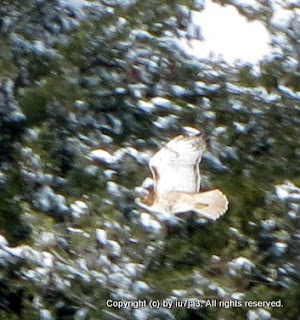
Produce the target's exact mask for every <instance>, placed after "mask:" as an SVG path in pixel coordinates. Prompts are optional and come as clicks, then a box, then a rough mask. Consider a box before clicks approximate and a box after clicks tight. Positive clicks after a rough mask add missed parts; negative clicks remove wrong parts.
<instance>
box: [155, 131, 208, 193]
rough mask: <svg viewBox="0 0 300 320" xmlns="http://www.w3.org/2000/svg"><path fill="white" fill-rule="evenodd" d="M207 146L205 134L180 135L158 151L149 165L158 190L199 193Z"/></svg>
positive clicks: (161, 191) (160, 191)
mask: <svg viewBox="0 0 300 320" xmlns="http://www.w3.org/2000/svg"><path fill="white" fill-rule="evenodd" d="M205 148H206V137H205V135H204V134H199V135H194V136H184V135H179V136H177V137H175V138H174V139H172V140H171V141H170V142H169V143H167V144H166V145H165V146H164V147H163V148H162V149H161V150H159V151H158V152H157V153H155V154H154V156H153V157H152V158H151V159H150V162H149V165H150V169H151V172H152V175H153V179H154V181H155V189H156V192H157V193H165V192H170V191H177V192H190V193H192V192H198V191H199V190H200V182H201V175H200V170H199V163H200V161H201V159H202V155H203V153H204V151H205Z"/></svg>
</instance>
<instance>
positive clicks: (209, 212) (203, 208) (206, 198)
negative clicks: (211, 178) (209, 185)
mask: <svg viewBox="0 0 300 320" xmlns="http://www.w3.org/2000/svg"><path fill="white" fill-rule="evenodd" d="M182 196H183V197H184V199H182V200H184V201H185V202H187V203H189V204H190V208H189V210H191V211H194V212H196V213H197V214H198V215H199V216H201V217H205V218H207V219H211V220H217V219H218V218H220V217H221V216H222V215H223V214H224V213H225V212H226V211H227V210H228V200H227V197H226V196H225V195H224V194H223V193H222V192H221V191H220V190H219V189H214V190H210V191H205V192H200V193H193V194H187V193H186V194H184V195H182ZM180 202H181V201H180Z"/></svg>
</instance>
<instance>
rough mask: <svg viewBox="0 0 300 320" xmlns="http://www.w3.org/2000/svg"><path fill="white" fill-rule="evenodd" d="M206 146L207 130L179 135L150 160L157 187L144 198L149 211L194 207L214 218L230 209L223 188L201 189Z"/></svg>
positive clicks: (200, 213) (163, 211) (158, 211)
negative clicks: (195, 133) (201, 172)
mask: <svg viewBox="0 0 300 320" xmlns="http://www.w3.org/2000/svg"><path fill="white" fill-rule="evenodd" d="M205 148H206V137H205V136H204V134H197V135H191V136H190V135H179V136H177V137H175V138H174V139H172V140H171V141H170V142H168V143H167V144H166V145H165V146H164V147H163V148H162V149H161V150H159V151H158V152H157V153H155V154H154V156H153V157H152V158H151V159H150V162H149V166H150V169H151V172H152V175H153V179H154V187H153V189H152V190H150V193H149V195H148V196H147V197H146V198H144V199H143V203H144V204H146V208H147V209H148V210H149V211H152V212H155V213H158V214H159V213H164V214H168V215H170V214H177V213H181V212H186V211H194V212H196V213H197V214H199V215H200V216H203V217H206V218H208V219H212V220H216V219H218V218H219V217H220V216H221V215H223V214H224V213H225V212H226V211H227V209H228V201H227V198H226V196H225V195H224V194H223V193H222V192H221V191H220V190H218V189H215V190H211V191H205V192H199V191H200V183H201V175H200V170H199V163H200V161H201V159H202V156H203V153H204V151H205ZM142 205H143V204H142ZM143 207H145V206H144V205H143Z"/></svg>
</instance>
